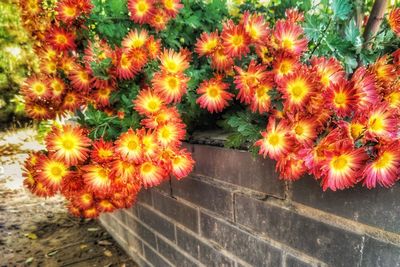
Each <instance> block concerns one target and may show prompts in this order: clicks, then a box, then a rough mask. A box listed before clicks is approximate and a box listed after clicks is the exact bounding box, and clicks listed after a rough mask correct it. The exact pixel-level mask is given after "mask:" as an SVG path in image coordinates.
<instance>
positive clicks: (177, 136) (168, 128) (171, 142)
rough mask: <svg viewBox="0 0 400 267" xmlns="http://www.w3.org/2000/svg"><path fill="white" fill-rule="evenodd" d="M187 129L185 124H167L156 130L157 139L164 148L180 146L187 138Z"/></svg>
mask: <svg viewBox="0 0 400 267" xmlns="http://www.w3.org/2000/svg"><path fill="white" fill-rule="evenodd" d="M185 127H186V125H185V124H183V123H176V122H175V123H167V124H164V125H162V126H160V127H159V128H158V129H157V130H156V137H157V140H158V142H159V143H160V144H161V145H162V146H163V147H167V146H169V147H175V146H178V145H180V142H181V140H182V139H183V138H185V134H186V131H185Z"/></svg>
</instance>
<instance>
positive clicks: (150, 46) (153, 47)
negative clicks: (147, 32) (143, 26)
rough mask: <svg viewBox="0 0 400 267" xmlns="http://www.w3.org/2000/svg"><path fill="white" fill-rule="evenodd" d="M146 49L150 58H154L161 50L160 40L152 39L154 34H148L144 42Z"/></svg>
mask: <svg viewBox="0 0 400 267" xmlns="http://www.w3.org/2000/svg"><path fill="white" fill-rule="evenodd" d="M145 46H146V49H147V53H148V55H149V58H150V59H156V58H157V57H158V56H159V54H160V52H161V40H160V39H157V40H154V36H150V37H149V39H148V40H147V42H146V45H145Z"/></svg>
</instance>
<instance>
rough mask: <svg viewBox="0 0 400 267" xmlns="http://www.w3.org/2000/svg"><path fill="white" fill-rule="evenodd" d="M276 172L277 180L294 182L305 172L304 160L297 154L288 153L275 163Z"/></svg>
mask: <svg viewBox="0 0 400 267" xmlns="http://www.w3.org/2000/svg"><path fill="white" fill-rule="evenodd" d="M276 170H277V171H278V172H279V178H280V179H283V180H288V181H296V180H298V179H300V178H301V176H302V175H304V174H305V173H306V171H307V168H306V166H305V165H304V159H303V158H301V157H300V156H299V155H298V154H297V153H293V152H291V153H289V154H288V155H286V156H284V157H280V158H279V159H278V161H277V162H276Z"/></svg>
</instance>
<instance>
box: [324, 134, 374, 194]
mask: <svg viewBox="0 0 400 267" xmlns="http://www.w3.org/2000/svg"><path fill="white" fill-rule="evenodd" d="M326 154H327V158H326V160H325V162H324V164H323V166H322V168H323V172H324V173H323V177H322V189H323V190H324V191H326V190H327V189H328V188H329V189H331V190H332V191H336V190H337V189H339V190H343V189H346V188H349V187H352V186H353V185H354V184H356V183H357V180H358V179H359V177H361V175H362V172H363V166H364V163H365V161H366V159H367V157H368V156H367V154H366V153H365V151H364V148H359V149H354V148H353V146H352V143H349V142H336V144H335V149H334V150H333V151H328V152H326Z"/></svg>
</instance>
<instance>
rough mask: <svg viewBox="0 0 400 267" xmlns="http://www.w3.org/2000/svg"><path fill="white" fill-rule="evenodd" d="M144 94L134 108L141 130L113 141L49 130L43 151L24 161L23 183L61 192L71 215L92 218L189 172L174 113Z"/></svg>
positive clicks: (71, 129) (77, 130)
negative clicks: (138, 113)
mask: <svg viewBox="0 0 400 267" xmlns="http://www.w3.org/2000/svg"><path fill="white" fill-rule="evenodd" d="M154 101H155V100H154V99H152V98H151V96H150V98H149V95H148V94H147V93H144V96H143V98H139V99H138V100H137V109H138V110H140V111H143V112H144V113H145V115H146V119H144V120H143V121H142V124H143V126H144V127H143V128H141V129H139V130H136V131H134V130H132V129H129V130H128V131H127V132H125V133H123V134H121V136H120V137H119V138H118V139H117V140H116V141H115V142H111V141H104V140H103V139H99V140H95V141H92V140H90V139H89V138H87V137H86V135H87V134H88V132H87V130H85V129H83V128H81V127H79V126H71V125H65V126H63V127H62V128H56V127H54V128H53V129H52V132H51V133H50V134H49V135H48V136H47V137H46V148H47V151H46V152H37V153H32V154H31V155H30V157H29V158H28V159H27V161H26V162H25V168H24V176H25V179H24V184H25V186H26V187H27V188H28V189H29V190H30V191H31V192H32V193H33V194H35V195H37V196H41V197H49V196H53V195H55V194H56V193H61V194H62V195H64V196H65V198H66V199H67V200H68V201H69V204H68V208H69V210H70V212H71V213H72V214H74V215H76V216H82V217H86V218H93V217H97V216H98V215H99V213H100V212H111V211H113V210H115V209H118V208H128V207H130V206H131V205H132V204H133V203H134V201H135V199H136V195H137V193H138V192H139V191H140V189H141V188H142V187H145V188H148V187H152V186H156V185H158V184H160V183H161V182H162V181H164V180H166V179H168V178H170V175H174V176H175V177H176V178H177V179H181V178H183V177H185V176H187V175H188V174H189V173H190V172H191V171H192V169H193V164H194V161H193V160H192V158H191V155H190V154H189V153H188V152H187V151H186V150H185V149H181V142H182V139H183V138H184V137H185V133H186V132H185V130H184V125H183V124H182V121H181V119H180V115H179V113H178V111H177V110H176V109H175V108H174V107H167V106H165V105H163V104H162V103H158V102H154Z"/></svg>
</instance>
